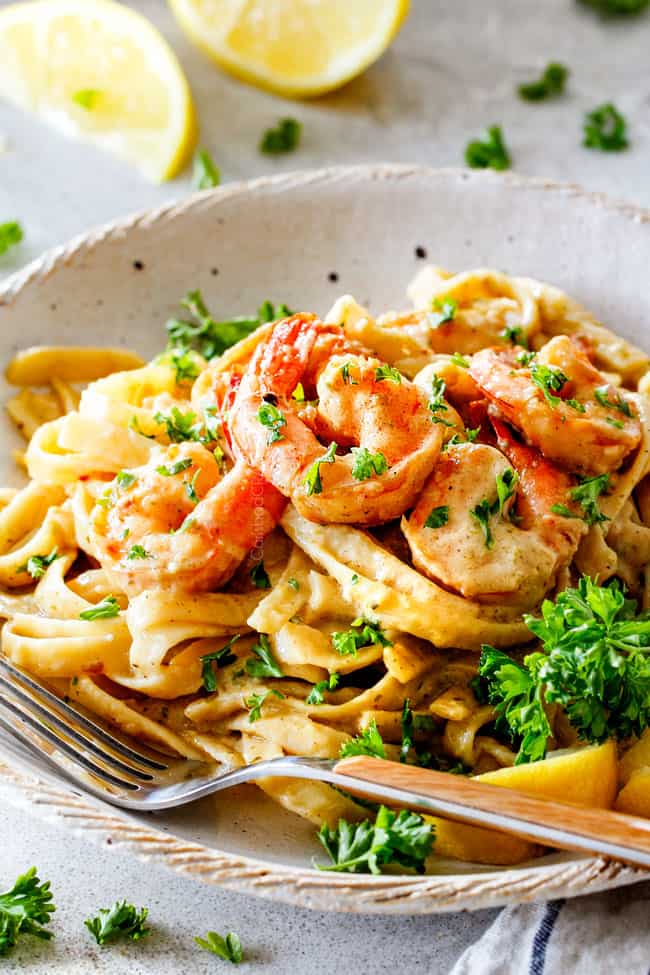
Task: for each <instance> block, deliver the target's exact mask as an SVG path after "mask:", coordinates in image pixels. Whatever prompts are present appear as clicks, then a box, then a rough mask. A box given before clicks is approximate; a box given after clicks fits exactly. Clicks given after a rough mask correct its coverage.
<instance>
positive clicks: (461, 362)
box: [451, 352, 470, 369]
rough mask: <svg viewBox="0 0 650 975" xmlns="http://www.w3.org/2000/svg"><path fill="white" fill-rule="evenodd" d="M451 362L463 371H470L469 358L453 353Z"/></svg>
mask: <svg viewBox="0 0 650 975" xmlns="http://www.w3.org/2000/svg"><path fill="white" fill-rule="evenodd" d="M451 361H452V362H453V364H454V365H455V366H460V368H461V369H469V367H470V361H469V359H468V358H467V356H464V355H461V354H460V352H452V354H451Z"/></svg>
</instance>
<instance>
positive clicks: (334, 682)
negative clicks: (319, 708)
mask: <svg viewBox="0 0 650 975" xmlns="http://www.w3.org/2000/svg"><path fill="white" fill-rule="evenodd" d="M340 680H341V677H340V675H339V674H337V673H336V672H334V673H332V674H330V675H329V677H326V678H325V680H319V681H318V683H316V684H314V686H313V687H312V689H311V690H310V692H309V694H308V695H307V698H306V703H307V704H324V703H325V692H326V691H335V690H336V688H337V687H338V686H339V681H340Z"/></svg>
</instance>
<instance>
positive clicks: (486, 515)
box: [470, 498, 494, 548]
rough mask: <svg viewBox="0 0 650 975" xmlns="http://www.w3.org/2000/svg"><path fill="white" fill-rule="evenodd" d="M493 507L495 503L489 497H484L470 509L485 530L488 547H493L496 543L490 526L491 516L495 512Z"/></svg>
mask: <svg viewBox="0 0 650 975" xmlns="http://www.w3.org/2000/svg"><path fill="white" fill-rule="evenodd" d="M492 509H493V505H491V504H490V502H489V501H488V499H487V498H483V500H482V501H479V503H478V504H477V505H476V506H475V507H474V508H472V510H471V511H470V515H471V516H472V518H473V519H474V521H476V523H477V524H478V526H479V527H480V529H481V531H482V532H483V535H484V537H485V547H486V548H492V546H493V545H494V536H493V534H492V529H491V527H490V518H491V517H492V515H493V514H494V512H493V510H492Z"/></svg>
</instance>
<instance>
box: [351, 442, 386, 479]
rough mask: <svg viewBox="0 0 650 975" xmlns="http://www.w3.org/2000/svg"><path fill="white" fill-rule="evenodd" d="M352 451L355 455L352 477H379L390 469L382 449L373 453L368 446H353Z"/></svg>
mask: <svg viewBox="0 0 650 975" xmlns="http://www.w3.org/2000/svg"><path fill="white" fill-rule="evenodd" d="M351 453H352V456H353V457H354V464H353V465H352V477H353V478H355V480H357V481H368V480H369V479H370V478H371V477H379V476H380V475H381V474H385V473H386V471H387V470H388V461H387V460H386V458H385V457H384V455H383V454H382V452H381V450H378V451H377V453H376V454H371V453H370V451H369V450H368V448H367V447H352V448H351Z"/></svg>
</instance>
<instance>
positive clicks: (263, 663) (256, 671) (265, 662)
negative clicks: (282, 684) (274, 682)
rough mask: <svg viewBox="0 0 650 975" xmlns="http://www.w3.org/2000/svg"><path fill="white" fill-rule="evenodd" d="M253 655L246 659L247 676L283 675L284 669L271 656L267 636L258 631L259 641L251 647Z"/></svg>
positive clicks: (271, 652)
mask: <svg viewBox="0 0 650 975" xmlns="http://www.w3.org/2000/svg"><path fill="white" fill-rule="evenodd" d="M252 650H253V653H254V654H255V657H249V658H248V660H247V661H246V673H247V674H248V675H249V677H284V671H283V670H282V668H281V667H280V664H279V663H278V662H277V660H276V659H275V657H274V656H273V651H272V650H271V644H270V643H269V638H268V636H266V634H265V633H260V638H259V642H258V643H256V644H255V645H254V646H253V647H252Z"/></svg>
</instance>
